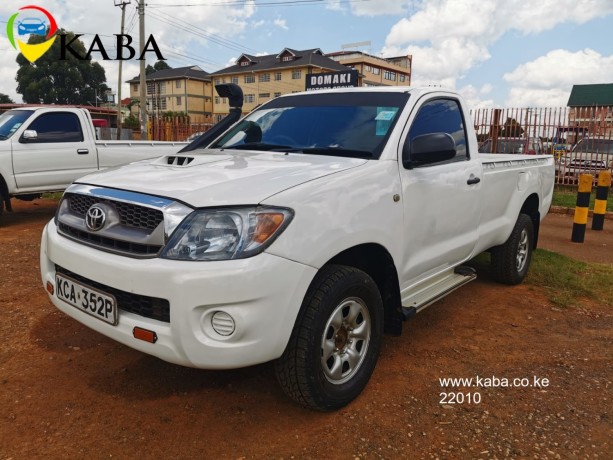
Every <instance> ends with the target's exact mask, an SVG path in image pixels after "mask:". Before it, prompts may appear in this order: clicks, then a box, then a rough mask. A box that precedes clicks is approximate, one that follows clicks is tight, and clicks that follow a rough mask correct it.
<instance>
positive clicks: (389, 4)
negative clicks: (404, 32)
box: [351, 0, 409, 16]
mask: <svg viewBox="0 0 613 460" xmlns="http://www.w3.org/2000/svg"><path fill="white" fill-rule="evenodd" d="M408 4H409V1H407V0H405V1H402V0H371V1H370V2H352V3H351V12H352V13H353V14H355V15H356V16H381V15H388V14H389V15H393V14H404V13H405V11H406V10H407V7H408Z"/></svg>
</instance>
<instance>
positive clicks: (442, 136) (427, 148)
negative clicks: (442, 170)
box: [402, 133, 457, 169]
mask: <svg viewBox="0 0 613 460" xmlns="http://www.w3.org/2000/svg"><path fill="white" fill-rule="evenodd" d="M456 153H457V152H456V146H455V141H454V140H453V137H451V135H449V134H447V133H430V134H423V135H421V136H417V137H415V138H414V139H413V141H412V142H410V143H408V142H405V144H404V147H403V149H402V164H403V165H404V167H405V168H407V169H411V168H415V167H419V166H424V165H428V164H433V163H440V162H441V161H447V160H451V159H453V158H454V157H455V156H456Z"/></svg>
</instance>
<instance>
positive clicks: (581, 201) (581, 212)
mask: <svg viewBox="0 0 613 460" xmlns="http://www.w3.org/2000/svg"><path fill="white" fill-rule="evenodd" d="M593 180H594V176H592V175H591V174H581V175H579V191H578V192H577V207H576V208H575V218H574V219H573V233H572V235H571V237H570V240H571V241H572V242H573V243H583V241H584V240H585V229H586V227H587V216H588V210H589V207H590V195H591V194H592V181H593Z"/></svg>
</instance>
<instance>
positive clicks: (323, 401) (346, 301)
mask: <svg viewBox="0 0 613 460" xmlns="http://www.w3.org/2000/svg"><path fill="white" fill-rule="evenodd" d="M382 334H383V305H382V301H381V295H380V294H379V290H378V289H377V285H376V284H375V282H374V281H373V279H372V278H371V277H370V276H369V275H368V274H366V273H364V272H363V271H361V270H358V269H356V268H353V267H346V266H341V265H330V266H327V267H325V268H323V269H322V270H321V272H320V273H319V274H318V275H317V276H316V278H315V280H314V281H313V283H312V284H311V287H310V288H309V290H308V291H307V294H306V296H305V299H304V301H303V305H302V308H301V311H300V314H299V315H298V319H297V320H296V324H295V326H294V330H293V331H292V335H291V337H290V340H289V343H288V345H287V348H286V349H285V352H284V353H283V356H281V358H279V359H278V360H277V362H276V366H275V369H276V374H277V379H278V380H279V383H280V385H281V387H282V388H283V390H284V391H285V393H286V394H287V395H288V396H290V397H291V398H292V399H294V400H295V401H297V402H298V403H299V404H301V405H303V406H306V407H309V408H312V409H316V410H320V411H330V410H335V409H338V408H341V407H343V406H345V405H346V404H348V403H349V402H351V401H352V400H353V399H355V398H356V397H357V396H358V395H359V394H360V393H361V392H362V390H363V389H364V387H365V386H366V384H367V383H368V380H369V379H370V376H371V375H372V372H373V370H374V367H375V364H376V362H377V358H378V356H379V349H380V346H381V338H382Z"/></svg>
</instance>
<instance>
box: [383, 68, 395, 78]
mask: <svg viewBox="0 0 613 460" xmlns="http://www.w3.org/2000/svg"><path fill="white" fill-rule="evenodd" d="M383 78H385V79H386V80H390V81H396V72H392V71H390V70H386V71H385V72H384V73H383Z"/></svg>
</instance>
